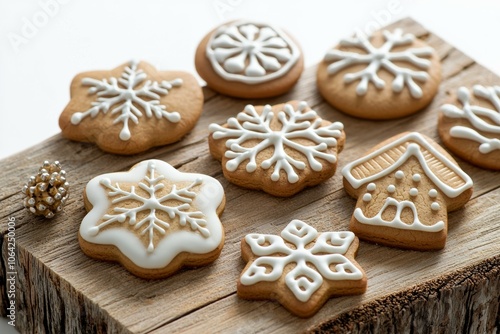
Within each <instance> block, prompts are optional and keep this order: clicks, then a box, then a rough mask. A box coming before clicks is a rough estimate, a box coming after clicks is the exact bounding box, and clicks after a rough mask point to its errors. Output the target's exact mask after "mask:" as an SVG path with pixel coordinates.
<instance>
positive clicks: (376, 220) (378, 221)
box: [354, 197, 444, 232]
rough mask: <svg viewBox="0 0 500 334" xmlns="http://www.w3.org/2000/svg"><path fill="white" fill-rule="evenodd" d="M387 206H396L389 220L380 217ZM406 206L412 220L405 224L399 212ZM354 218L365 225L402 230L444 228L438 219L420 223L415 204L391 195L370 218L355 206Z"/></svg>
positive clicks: (435, 230) (428, 230)
mask: <svg viewBox="0 0 500 334" xmlns="http://www.w3.org/2000/svg"><path fill="white" fill-rule="evenodd" d="M389 206H395V207H396V214H395V216H394V218H393V219H392V220H390V221H388V220H384V219H383V218H382V214H383V213H384V211H385V210H386V209H387V208H388V207H389ZM405 208H408V209H410V210H411V211H412V213H413V222H412V223H411V224H407V223H405V222H403V221H402V220H401V213H402V212H403V209H405ZM354 218H356V220H357V221H359V222H360V223H363V224H367V225H377V226H387V227H392V228H399V229H402V230H414V231H424V232H439V231H441V230H442V229H444V222H443V221H438V222H437V223H435V224H433V225H425V224H422V222H421V221H420V219H418V212H417V208H416V206H415V204H414V203H413V202H410V201H401V202H400V201H398V200H396V199H394V198H392V197H387V199H386V201H385V203H384V205H383V206H382V208H381V209H380V211H379V212H378V213H377V214H376V215H375V216H374V217H371V218H368V217H366V216H365V215H364V214H363V210H361V208H357V209H356V210H354Z"/></svg>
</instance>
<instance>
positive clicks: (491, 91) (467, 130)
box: [438, 85, 500, 170]
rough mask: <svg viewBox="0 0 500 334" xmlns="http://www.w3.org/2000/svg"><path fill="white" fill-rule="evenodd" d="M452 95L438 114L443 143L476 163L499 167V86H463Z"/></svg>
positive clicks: (499, 168)
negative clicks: (469, 87)
mask: <svg viewBox="0 0 500 334" xmlns="http://www.w3.org/2000/svg"><path fill="white" fill-rule="evenodd" d="M450 95H451V96H450V100H449V102H450V103H449V104H445V105H443V106H442V107H441V113H440V114H439V118H438V131H439V136H440V137H441V139H442V140H443V143H444V145H445V146H446V147H447V148H449V149H450V150H451V151H453V153H455V154H456V155H458V156H460V157H461V158H462V159H464V160H466V161H468V162H470V163H472V164H474V165H477V166H479V167H483V168H490V169H496V170H500V86H482V85H475V86H474V87H472V90H469V89H468V88H466V87H460V88H459V89H458V91H457V92H456V93H455V92H451V94H450Z"/></svg>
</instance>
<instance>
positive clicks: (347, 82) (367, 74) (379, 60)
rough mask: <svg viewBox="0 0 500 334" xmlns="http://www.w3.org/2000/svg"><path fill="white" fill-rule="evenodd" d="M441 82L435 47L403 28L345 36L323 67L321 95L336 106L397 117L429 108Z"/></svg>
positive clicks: (367, 114)
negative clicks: (368, 35)
mask: <svg viewBox="0 0 500 334" xmlns="http://www.w3.org/2000/svg"><path fill="white" fill-rule="evenodd" d="M440 82H441V65H440V60H439V57H438V55H437V53H436V51H435V50H434V49H433V48H432V47H430V46H429V45H428V44H427V43H425V42H424V41H422V40H420V39H418V38H417V37H415V36H414V35H412V34H409V33H404V32H403V31H402V30H401V29H395V30H394V31H387V30H384V31H377V32H375V33H374V34H373V35H372V36H370V37H367V36H365V35H363V34H362V33H359V34H357V35H356V36H354V37H351V38H346V39H342V40H341V41H340V43H339V44H338V45H337V46H336V47H334V48H333V49H331V50H329V51H328V52H327V53H326V55H325V57H324V58H323V61H321V62H320V63H319V65H318V70H317V85H318V89H319V91H320V93H321V95H322V96H323V97H324V98H325V100H326V101H327V102H328V103H330V104H331V105H332V106H333V107H335V108H336V109H338V110H340V111H343V112H345V113H346V114H349V115H352V116H355V117H360V118H366V119H392V118H398V117H403V116H407V115H410V114H413V113H415V112H417V111H419V110H421V109H422V108H424V107H425V106H427V105H428V104H429V103H430V102H431V101H432V99H433V98H434V96H435V95H436V93H437V90H438V87H439V84H440Z"/></svg>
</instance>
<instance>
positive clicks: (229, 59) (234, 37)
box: [206, 21, 300, 84]
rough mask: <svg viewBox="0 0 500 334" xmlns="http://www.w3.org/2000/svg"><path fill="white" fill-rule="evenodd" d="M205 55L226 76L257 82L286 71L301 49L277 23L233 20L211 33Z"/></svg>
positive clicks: (242, 80) (226, 78) (223, 76)
mask: <svg viewBox="0 0 500 334" xmlns="http://www.w3.org/2000/svg"><path fill="white" fill-rule="evenodd" d="M206 56H207V57H208V59H209V60H210V63H211V64H212V67H213V69H214V71H215V72H216V73H217V74H218V75H219V76H221V77H222V78H224V79H225V80H229V81H239V82H243V83H246V84H259V83H263V82H267V81H271V80H273V79H276V78H279V77H281V76H283V75H285V74H286V73H288V71H289V70H290V69H291V68H292V67H293V65H295V63H296V62H297V60H298V59H299V57H300V50H299V48H298V47H297V45H295V43H294V42H293V41H292V40H291V39H290V38H289V37H288V36H287V35H286V34H285V33H284V32H283V31H281V30H280V29H278V28H276V27H273V26H271V25H268V24H261V23H254V22H248V21H236V22H232V23H229V24H227V25H223V26H221V27H220V28H218V29H217V30H216V31H215V32H214V33H213V35H212V36H211V37H210V40H209V41H208V43H207V48H206Z"/></svg>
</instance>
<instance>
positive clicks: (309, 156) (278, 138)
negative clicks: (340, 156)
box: [209, 102, 343, 183]
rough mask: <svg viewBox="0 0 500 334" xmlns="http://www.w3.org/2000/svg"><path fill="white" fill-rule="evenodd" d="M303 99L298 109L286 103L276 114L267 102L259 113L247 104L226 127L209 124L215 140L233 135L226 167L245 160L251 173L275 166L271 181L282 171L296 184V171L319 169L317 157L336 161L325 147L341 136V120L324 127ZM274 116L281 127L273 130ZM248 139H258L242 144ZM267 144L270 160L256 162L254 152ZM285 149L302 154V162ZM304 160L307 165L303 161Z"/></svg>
mask: <svg viewBox="0 0 500 334" xmlns="http://www.w3.org/2000/svg"><path fill="white" fill-rule="evenodd" d="M306 109H307V103H306V102H300V103H299V105H298V108H297V110H294V107H293V106H292V105H291V104H285V105H284V107H283V110H281V111H279V112H278V113H277V115H275V113H274V112H273V111H272V107H271V106H270V105H266V106H265V107H264V109H263V110H262V112H261V113H260V114H259V113H258V112H257V111H256V110H255V107H254V106H252V105H247V106H246V107H245V109H244V111H243V112H240V113H239V114H238V115H237V116H236V118H234V117H232V118H230V119H229V120H228V122H227V127H223V126H220V125H218V124H211V125H210V127H209V130H210V132H211V133H212V136H213V138H214V139H216V140H217V139H222V138H234V139H228V140H227V141H226V148H227V150H226V152H225V157H226V158H228V159H229V160H228V161H227V162H226V169H227V170H229V171H235V170H236V169H237V168H238V166H240V165H241V164H242V163H243V162H245V161H247V160H248V163H247V165H246V171H247V172H249V173H252V172H254V171H255V170H256V169H257V167H260V168H263V169H269V168H271V167H274V170H273V173H272V175H271V180H273V181H278V180H279V178H280V172H281V171H284V172H285V174H286V176H287V180H288V182H290V183H296V182H297V181H298V180H299V175H298V174H297V172H296V170H304V169H305V168H306V166H307V164H309V166H310V167H311V168H312V170H314V171H321V170H322V169H323V165H322V164H321V162H319V161H318V159H323V160H326V161H328V162H330V163H335V162H336V160H337V158H336V155H334V154H331V153H328V152H327V149H328V148H331V147H336V146H337V139H338V138H340V137H341V135H342V130H343V125H342V123H340V122H335V123H331V124H329V125H326V126H323V125H322V119H321V118H319V117H318V116H317V114H316V112H315V111H314V110H308V111H306ZM275 117H277V118H278V120H279V122H280V123H281V128H280V129H272V128H271V122H272V120H273V119H274V118H275ZM298 139H307V140H309V141H311V142H312V143H314V144H313V145H306V144H304V143H303V142H301V141H298ZM250 140H257V141H259V143H258V144H256V145H255V146H249V147H247V146H245V145H244V144H245V143H246V142H247V141H250ZM268 147H272V148H273V154H272V156H271V157H270V158H269V159H266V160H264V161H262V162H261V163H260V164H259V165H258V164H257V155H258V154H259V153H261V152H262V151H263V150H265V149H266V148H268ZM285 148H289V149H292V150H294V151H296V152H299V153H301V154H302V156H303V157H304V158H305V159H304V160H305V161H300V160H297V159H294V158H293V157H292V156H290V155H289V154H288V153H287V151H286V150H285ZM306 162H307V164H306Z"/></svg>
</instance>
